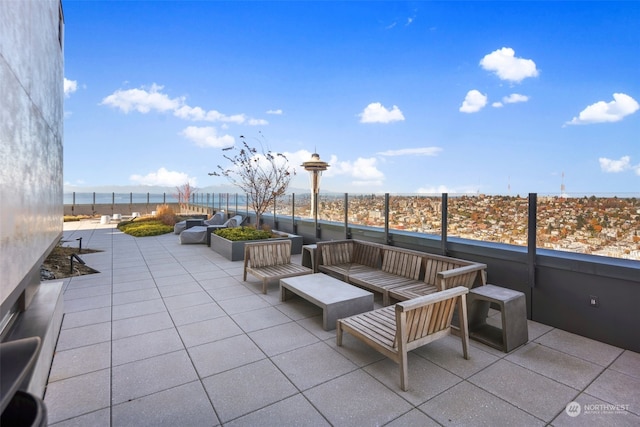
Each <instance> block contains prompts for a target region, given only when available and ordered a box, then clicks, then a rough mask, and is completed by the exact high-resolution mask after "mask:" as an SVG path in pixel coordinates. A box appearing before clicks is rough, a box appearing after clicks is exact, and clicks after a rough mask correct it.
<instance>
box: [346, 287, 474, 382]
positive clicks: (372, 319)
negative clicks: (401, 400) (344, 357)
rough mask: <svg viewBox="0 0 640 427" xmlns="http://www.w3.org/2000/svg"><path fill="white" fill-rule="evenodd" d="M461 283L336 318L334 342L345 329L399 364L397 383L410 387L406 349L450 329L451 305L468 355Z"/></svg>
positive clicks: (428, 340) (463, 289) (437, 336)
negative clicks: (360, 312)
mask: <svg viewBox="0 0 640 427" xmlns="http://www.w3.org/2000/svg"><path fill="white" fill-rule="evenodd" d="M468 292H469V289H467V288H466V287H464V286H458V287H455V288H453V289H447V290H445V291H442V292H438V293H435V294H432V295H426V296H423V297H420V298H416V299H413V300H410V301H404V302H399V303H397V304H395V306H389V307H384V308H381V309H378V310H373V311H369V312H366V313H362V314H357V315H355V316H351V317H347V318H346V319H339V320H338V323H337V330H336V343H337V345H338V346H341V345H342V334H343V332H348V333H349V334H351V335H353V336H354V337H356V338H358V339H359V340H361V341H363V342H364V343H365V344H367V345H369V346H371V347H372V348H374V349H375V350H376V351H378V352H380V353H382V354H383V355H385V356H386V357H388V358H390V359H392V360H393V361H394V362H396V363H398V364H399V365H400V387H401V388H402V390H404V391H407V389H408V388H409V380H408V369H407V352H409V351H411V350H413V349H415V348H418V347H421V346H423V345H425V344H428V343H430V342H432V341H435V340H437V339H439V338H443V337H445V336H447V335H449V334H451V332H452V328H451V320H452V318H453V312H454V308H456V307H457V310H458V320H459V323H460V325H463V327H462V328H461V330H460V334H459V336H460V338H461V340H462V352H463V355H464V358H465V359H469V332H468V329H467V304H466V294H467V293H468Z"/></svg>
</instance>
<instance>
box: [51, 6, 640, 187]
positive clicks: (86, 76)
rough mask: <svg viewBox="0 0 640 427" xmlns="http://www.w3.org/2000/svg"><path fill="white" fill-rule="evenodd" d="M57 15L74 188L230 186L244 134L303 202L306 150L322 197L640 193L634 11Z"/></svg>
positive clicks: (111, 9)
mask: <svg viewBox="0 0 640 427" xmlns="http://www.w3.org/2000/svg"><path fill="white" fill-rule="evenodd" d="M63 9H64V15H65V94H66V98H65V142H64V181H65V185H66V186H67V188H72V187H73V186H78V187H89V186H112V185H117V186H124V185H161V186H168V187H175V186H179V185H182V184H184V183H186V182H190V183H191V184H192V185H194V186H196V187H200V188H202V187H208V186H215V185H222V184H226V183H227V182H226V181H224V178H220V177H211V176H208V172H211V171H214V170H215V169H216V166H217V165H222V166H226V165H227V163H226V162H225V160H224V159H223V157H222V154H223V152H222V150H221V149H222V148H224V147H228V146H230V145H233V144H234V143H235V144H239V143H240V139H239V137H240V136H241V135H244V136H245V137H246V138H247V140H248V142H250V143H253V144H255V143H257V142H258V141H263V143H264V144H265V147H266V148H267V149H270V150H273V151H276V152H282V153H285V154H286V156H287V158H288V159H289V164H290V165H291V166H295V167H296V168H297V170H298V171H297V175H296V178H295V180H294V182H293V183H292V186H293V187H294V188H307V187H308V177H307V173H306V172H305V171H304V170H302V169H301V168H299V165H300V164H301V163H302V162H303V161H306V160H308V159H309V158H310V155H311V153H313V152H314V151H316V152H318V153H319V154H320V156H321V158H322V159H323V160H325V161H327V162H329V164H330V167H329V169H328V170H327V171H326V172H325V173H324V175H323V178H322V183H321V190H322V191H338V192H349V193H386V192H389V193H428V194H432V193H441V192H449V193H477V192H480V193H486V194H512V195H515V194H520V195H525V194H527V193H530V192H536V193H539V194H559V193H560V186H561V184H562V183H564V185H565V187H566V191H567V192H568V193H569V194H572V193H576V194H577V193H584V194H596V193H616V194H620V195H623V194H628V193H636V194H637V193H638V191H640V112H639V111H638V110H639V108H640V106H639V104H638V103H639V102H640V2H634V1H627V2H561V1H553V2H552V1H537V2H516V1H509V2H490V1H472V2H458V1H448V2H431V1H413V2H391V1H375V2H365V1H347V2H333V1H322V2H309V1H279V2H267V1H251V2H243V1H233V2H231V1H229V2H225V1H125V2H119V1H78V0H76V1H72V0H66V1H65V0H63ZM563 175H564V177H563Z"/></svg>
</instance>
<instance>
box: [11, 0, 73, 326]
mask: <svg viewBox="0 0 640 427" xmlns="http://www.w3.org/2000/svg"><path fill="white" fill-rule="evenodd" d="M0 22H1V23H2V24H0V309H1V312H0V319H2V318H4V317H5V315H6V313H7V312H8V311H9V309H10V308H11V307H13V306H14V305H15V304H16V303H19V304H20V305H21V307H20V308H21V309H24V308H26V307H27V306H28V304H29V302H30V300H31V297H32V296H33V294H35V292H36V291H37V289H38V286H39V282H40V275H39V270H40V264H41V263H42V261H43V260H44V258H46V256H47V255H48V253H49V252H50V250H51V249H52V247H53V246H55V244H56V242H57V240H58V239H59V238H60V236H61V235H62V212H63V205H62V200H63V199H62V195H63V187H62V186H63V177H62V142H63V116H64V112H63V107H64V105H63V104H64V84H63V79H64V49H63V47H64V44H63V41H64V34H63V31H64V20H63V15H62V5H61V2H60V0H20V1H5V0H2V1H0ZM25 291H26V292H25Z"/></svg>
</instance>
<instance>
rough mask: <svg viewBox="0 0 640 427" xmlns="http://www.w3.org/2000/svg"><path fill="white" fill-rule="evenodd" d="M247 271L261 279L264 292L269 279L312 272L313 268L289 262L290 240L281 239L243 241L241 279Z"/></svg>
mask: <svg viewBox="0 0 640 427" xmlns="http://www.w3.org/2000/svg"><path fill="white" fill-rule="evenodd" d="M247 273H251V274H252V275H253V276H255V277H257V278H258V279H261V280H262V293H263V294H266V293H267V285H268V284H269V281H271V280H280V279H283V278H285V277H294V276H302V275H304V274H312V273H313V270H312V269H310V268H308V267H305V266H303V265H300V264H293V263H292V262H291V240H288V239H283V240H273V241H265V242H254V243H245V245H244V274H243V276H242V280H244V281H246V280H247Z"/></svg>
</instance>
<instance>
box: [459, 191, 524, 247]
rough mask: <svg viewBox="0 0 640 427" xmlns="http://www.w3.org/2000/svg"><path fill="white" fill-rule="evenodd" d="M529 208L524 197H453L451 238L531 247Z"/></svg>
mask: <svg viewBox="0 0 640 427" xmlns="http://www.w3.org/2000/svg"><path fill="white" fill-rule="evenodd" d="M528 206H529V201H528V199H527V198H526V197H520V196H515V197H512V196H499V195H482V194H480V195H473V196H471V195H455V194H449V197H448V208H449V209H448V229H447V235H448V236H449V237H460V238H463V239H471V240H480V241H485V242H495V243H507V244H511V245H518V246H527V234H528V233H527V223H528Z"/></svg>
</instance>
